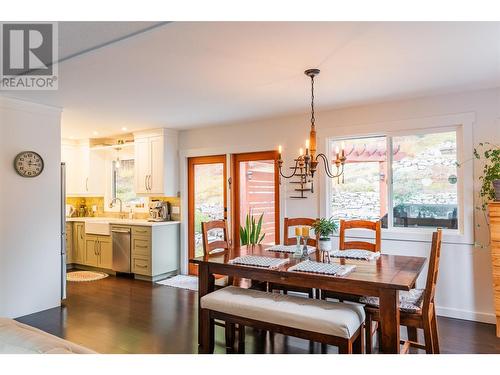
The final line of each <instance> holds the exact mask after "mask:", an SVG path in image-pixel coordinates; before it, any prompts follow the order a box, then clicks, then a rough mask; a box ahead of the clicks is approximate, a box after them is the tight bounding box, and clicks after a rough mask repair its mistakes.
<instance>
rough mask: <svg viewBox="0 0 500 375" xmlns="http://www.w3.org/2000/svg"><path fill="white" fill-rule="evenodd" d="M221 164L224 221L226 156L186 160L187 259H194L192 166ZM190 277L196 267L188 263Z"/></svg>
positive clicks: (195, 272)
mask: <svg viewBox="0 0 500 375" xmlns="http://www.w3.org/2000/svg"><path fill="white" fill-rule="evenodd" d="M215 163H222V164H223V191H224V219H225V220H227V166H226V155H210V156H195V157H190V158H188V259H191V258H193V257H194V251H195V243H194V223H195V216H194V198H195V197H194V166H195V165H203V164H215ZM188 271H189V274H190V275H197V274H198V267H197V266H196V265H194V264H192V263H189V267H188Z"/></svg>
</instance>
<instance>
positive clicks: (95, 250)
mask: <svg viewBox="0 0 500 375" xmlns="http://www.w3.org/2000/svg"><path fill="white" fill-rule="evenodd" d="M94 255H95V256H97V241H94Z"/></svg>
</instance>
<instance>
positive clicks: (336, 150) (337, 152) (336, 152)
mask: <svg viewBox="0 0 500 375" xmlns="http://www.w3.org/2000/svg"><path fill="white" fill-rule="evenodd" d="M335 158H336V160H339V146H337V147H335Z"/></svg>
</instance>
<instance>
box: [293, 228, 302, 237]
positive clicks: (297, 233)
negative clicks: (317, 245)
mask: <svg viewBox="0 0 500 375" xmlns="http://www.w3.org/2000/svg"><path fill="white" fill-rule="evenodd" d="M295 235H296V236H302V228H301V227H295Z"/></svg>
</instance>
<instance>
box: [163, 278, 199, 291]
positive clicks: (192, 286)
mask: <svg viewBox="0 0 500 375" xmlns="http://www.w3.org/2000/svg"><path fill="white" fill-rule="evenodd" d="M157 284H160V285H166V286H171V287H173V288H181V289H189V290H194V291H198V278H197V277H196V276H186V275H177V276H174V277H171V278H169V279H165V280H162V281H158V282H157Z"/></svg>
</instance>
